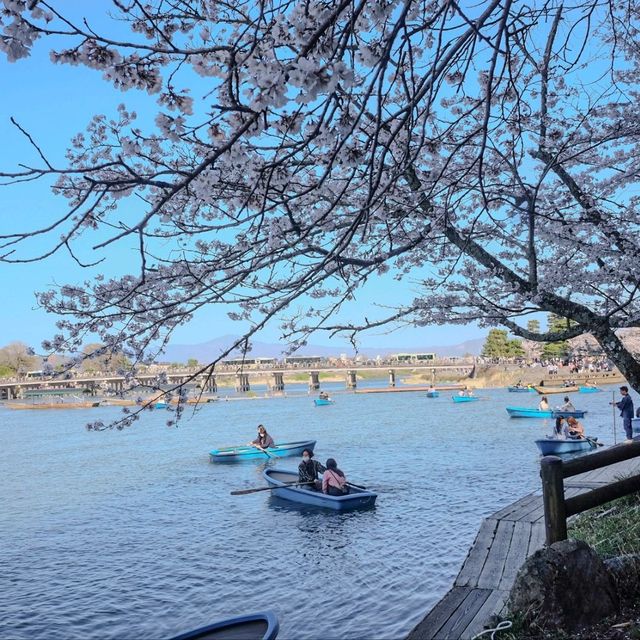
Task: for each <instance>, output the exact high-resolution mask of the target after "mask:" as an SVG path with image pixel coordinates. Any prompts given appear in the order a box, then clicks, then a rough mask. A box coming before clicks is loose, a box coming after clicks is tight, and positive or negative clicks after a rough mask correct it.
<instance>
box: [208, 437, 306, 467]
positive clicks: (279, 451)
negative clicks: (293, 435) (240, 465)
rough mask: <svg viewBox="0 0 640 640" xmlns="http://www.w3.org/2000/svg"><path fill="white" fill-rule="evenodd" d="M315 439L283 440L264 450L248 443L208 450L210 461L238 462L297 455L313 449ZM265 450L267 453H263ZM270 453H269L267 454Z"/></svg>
mask: <svg viewBox="0 0 640 640" xmlns="http://www.w3.org/2000/svg"><path fill="white" fill-rule="evenodd" d="M315 446H316V441H315V440H302V441H300V442H284V443H282V444H276V445H275V446H273V447H267V448H266V449H264V451H262V450H260V449H256V448H255V447H252V446H250V445H247V446H237V447H224V448H222V449H213V451H210V452H209V458H210V460H211V462H240V461H242V460H264V459H265V458H271V457H274V456H275V457H278V458H283V457H285V456H297V455H300V454H302V452H303V451H304V450H305V449H309V451H313V448H314V447H315ZM265 451H266V452H267V453H265ZM269 454H270V455H269Z"/></svg>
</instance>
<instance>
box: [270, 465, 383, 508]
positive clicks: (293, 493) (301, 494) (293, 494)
mask: <svg viewBox="0 0 640 640" xmlns="http://www.w3.org/2000/svg"><path fill="white" fill-rule="evenodd" d="M262 475H263V476H264V479H265V480H266V481H267V483H268V484H269V485H270V486H272V487H282V488H281V489H277V488H276V489H273V491H272V492H271V493H273V495H275V496H277V497H278V498H282V499H284V500H290V501H291V502H298V503H300V504H307V505H312V506H314V507H324V508H325V509H334V510H336V511H347V510H350V509H366V508H367V507H372V506H373V505H374V504H375V502H376V498H377V497H378V494H377V493H374V492H373V491H366V490H364V489H357V488H355V487H349V493H348V494H347V495H346V496H329V495H327V494H326V493H322V492H321V491H313V490H312V489H309V488H307V487H304V486H300V487H283V486H282V485H284V484H287V483H288V482H296V481H297V480H298V474H297V473H296V472H294V471H284V470H283V469H265V470H264V471H263V472H262Z"/></svg>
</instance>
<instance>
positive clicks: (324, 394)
mask: <svg viewBox="0 0 640 640" xmlns="http://www.w3.org/2000/svg"><path fill="white" fill-rule="evenodd" d="M318 397H319V398H320V400H328V399H329V394H328V393H327V392H326V391H321V392H320V395H319V396H318Z"/></svg>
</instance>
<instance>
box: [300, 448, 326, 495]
mask: <svg viewBox="0 0 640 640" xmlns="http://www.w3.org/2000/svg"><path fill="white" fill-rule="evenodd" d="M324 472H325V468H324V467H323V466H322V465H321V464H320V463H319V462H318V461H317V460H314V459H313V451H310V450H309V449H305V450H304V451H303V452H302V462H301V463H300V464H299V465H298V482H313V484H310V485H309V488H310V489H314V490H319V489H320V488H321V486H322V485H321V484H320V481H319V480H318V474H320V473H324Z"/></svg>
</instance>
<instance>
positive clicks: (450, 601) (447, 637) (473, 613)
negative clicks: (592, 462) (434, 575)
mask: <svg viewBox="0 0 640 640" xmlns="http://www.w3.org/2000/svg"><path fill="white" fill-rule="evenodd" d="M620 446H624V445H620ZM639 472H640V459H639V458H634V459H631V460H625V461H624V462H618V463H616V464H612V465H609V466H608V467H604V468H602V469H596V470H595V471H589V472H587V473H582V474H580V475H577V476H573V477H572V478H569V479H568V480H567V481H565V497H566V498H570V497H572V496H575V495H578V494H580V493H585V492H587V491H591V490H592V489H595V488H597V487H600V486H603V485H605V484H607V483H609V482H612V481H614V480H617V479H619V478H621V477H624V476H626V475H631V474H635V473H639ZM544 541H545V528H544V511H543V506H542V495H541V494H530V495H528V496H525V497H524V498H521V499H520V500H518V501H517V502H514V503H513V504H510V505H509V506H507V507H505V508H504V509H501V510H500V511H497V512H496V513H494V514H493V515H491V516H489V517H488V518H487V519H486V520H484V521H483V523H482V525H481V526H480V530H479V531H478V535H477V536H476V539H475V542H474V543H473V546H472V547H471V549H470V550H469V554H468V555H467V558H466V560H465V561H464V564H463V565H462V569H460V572H459V573H458V576H457V578H456V579H455V582H454V584H453V588H452V589H451V590H450V591H449V592H448V593H447V594H446V595H445V596H444V598H443V599H442V600H440V602H438V604H436V606H435V607H434V608H433V609H432V610H431V611H430V612H429V613H428V614H427V616H426V617H425V618H424V619H423V620H422V622H420V623H418V625H417V626H416V627H415V628H414V629H413V631H412V632H411V633H410V634H409V636H408V639H407V640H469V639H471V638H473V636H475V635H476V634H478V633H480V632H481V631H483V629H484V628H485V623H487V621H488V620H489V618H490V617H491V616H492V615H494V614H497V615H500V614H501V613H503V612H504V610H505V605H506V603H507V599H508V597H509V591H510V590H511V587H512V585H513V582H514V580H515V577H516V574H517V572H518V569H520V567H521V565H522V563H523V562H524V561H525V559H526V558H527V557H529V556H530V555H532V554H533V553H534V552H535V551H537V550H538V549H541V548H542V546H543V545H544Z"/></svg>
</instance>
